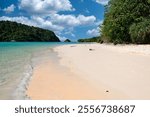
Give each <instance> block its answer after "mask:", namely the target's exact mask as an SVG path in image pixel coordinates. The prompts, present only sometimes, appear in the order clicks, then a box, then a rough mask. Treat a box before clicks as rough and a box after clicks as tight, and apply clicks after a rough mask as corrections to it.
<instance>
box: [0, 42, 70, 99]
mask: <svg viewBox="0 0 150 117" xmlns="http://www.w3.org/2000/svg"><path fill="white" fill-rule="evenodd" d="M63 44H67V43H60V42H59V43H50V42H0V99H25V98H27V97H26V96H25V89H26V83H27V80H29V78H30V77H31V76H32V69H33V65H34V64H35V63H38V61H40V60H41V57H44V56H49V58H50V59H55V56H56V54H54V52H53V51H52V48H53V47H55V46H59V45H63ZM69 44H70V43H69ZM33 62H34V64H33Z"/></svg>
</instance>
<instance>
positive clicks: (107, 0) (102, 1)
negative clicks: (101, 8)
mask: <svg viewBox="0 0 150 117" xmlns="http://www.w3.org/2000/svg"><path fill="white" fill-rule="evenodd" d="M96 2H97V3H99V4H102V5H107V4H108V2H109V0H96Z"/></svg>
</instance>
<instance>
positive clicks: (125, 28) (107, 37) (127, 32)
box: [101, 0, 150, 44]
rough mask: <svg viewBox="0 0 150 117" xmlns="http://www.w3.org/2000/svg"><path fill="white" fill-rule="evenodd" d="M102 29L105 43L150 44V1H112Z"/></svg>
mask: <svg viewBox="0 0 150 117" xmlns="http://www.w3.org/2000/svg"><path fill="white" fill-rule="evenodd" d="M101 29H102V31H101V34H102V35H101V36H102V40H103V41H104V42H113V43H115V44H117V43H135V44H150V2H149V0H110V2H109V4H108V5H107V6H106V11H105V19H104V23H103V25H102V26H101Z"/></svg>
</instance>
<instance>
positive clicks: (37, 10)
mask: <svg viewBox="0 0 150 117" xmlns="http://www.w3.org/2000/svg"><path fill="white" fill-rule="evenodd" d="M19 8H20V9H22V10H25V11H27V12H29V13H31V14H42V15H43V14H44V15H45V14H47V15H48V14H51V13H57V12H59V11H72V10H74V8H73V7H72V4H71V3H70V1H69V0H20V4H19Z"/></svg>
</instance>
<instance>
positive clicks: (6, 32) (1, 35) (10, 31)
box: [0, 21, 60, 42]
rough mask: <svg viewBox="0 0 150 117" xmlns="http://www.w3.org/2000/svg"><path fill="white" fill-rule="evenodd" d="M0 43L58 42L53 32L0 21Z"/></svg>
mask: <svg viewBox="0 0 150 117" xmlns="http://www.w3.org/2000/svg"><path fill="white" fill-rule="evenodd" d="M0 41H1V42H4V41H6V42H8V41H20V42H22V41H23V42H25V41H28V42H34V41H39V42H59V41H60V40H59V38H58V37H57V36H56V35H55V33H54V32H52V31H50V30H45V29H41V28H37V27H33V26H27V25H24V24H20V23H16V22H10V21H0Z"/></svg>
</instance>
